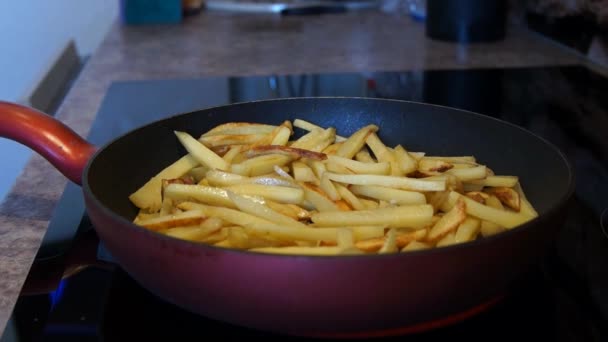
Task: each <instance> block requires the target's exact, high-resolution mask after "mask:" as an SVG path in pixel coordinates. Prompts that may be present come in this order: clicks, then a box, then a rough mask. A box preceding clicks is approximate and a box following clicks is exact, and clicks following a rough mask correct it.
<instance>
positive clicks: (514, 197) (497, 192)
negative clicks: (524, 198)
mask: <svg viewBox="0 0 608 342" xmlns="http://www.w3.org/2000/svg"><path fill="white" fill-rule="evenodd" d="M486 192H487V193H489V194H492V195H494V196H496V197H497V198H498V199H499V200H500V201H501V202H502V203H503V204H504V205H506V206H507V207H509V208H511V209H513V210H515V211H519V209H520V206H521V200H520V198H519V193H518V192H517V191H515V190H513V189H512V188H507V187H504V186H501V187H496V188H488V189H487V190H486Z"/></svg>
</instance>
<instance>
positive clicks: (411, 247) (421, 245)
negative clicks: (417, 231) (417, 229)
mask: <svg viewBox="0 0 608 342" xmlns="http://www.w3.org/2000/svg"><path fill="white" fill-rule="evenodd" d="M429 248H432V246H431V245H429V244H428V243H426V242H421V241H412V242H410V243H408V244H407V245H406V246H405V247H403V248H402V249H401V251H402V252H411V251H419V250H423V249H429Z"/></svg>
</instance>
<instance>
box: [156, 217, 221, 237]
mask: <svg viewBox="0 0 608 342" xmlns="http://www.w3.org/2000/svg"><path fill="white" fill-rule="evenodd" d="M220 228H222V220H220V219H219V218H217V217H209V218H207V219H205V220H204V221H203V222H202V223H201V224H199V225H197V226H190V227H175V228H169V229H167V231H166V232H165V234H167V235H169V236H172V237H174V238H178V239H184V240H190V241H200V240H202V239H204V238H206V237H207V236H209V235H211V234H213V233H215V232H217V231H218V230H220Z"/></svg>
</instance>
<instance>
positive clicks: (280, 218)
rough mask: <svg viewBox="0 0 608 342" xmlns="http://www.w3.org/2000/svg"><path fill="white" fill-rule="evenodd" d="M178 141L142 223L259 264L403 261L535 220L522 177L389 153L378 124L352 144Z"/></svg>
mask: <svg viewBox="0 0 608 342" xmlns="http://www.w3.org/2000/svg"><path fill="white" fill-rule="evenodd" d="M296 128H298V129H301V130H303V131H304V132H305V134H303V135H301V137H299V138H297V139H296V138H294V137H295V134H294V130H295V129H296ZM175 135H176V139H178V140H179V142H180V143H181V145H182V146H183V147H184V148H185V150H186V151H187V154H185V155H184V156H183V157H182V158H180V159H179V160H177V161H175V162H174V163H173V164H171V165H169V166H167V167H166V168H165V169H163V170H162V171H160V172H159V173H158V174H157V175H156V176H154V177H153V178H151V179H150V180H149V181H148V182H147V183H146V184H144V185H143V186H142V187H141V188H139V189H138V190H137V191H136V192H134V193H132V194H131V195H130V196H129V199H130V200H131V202H132V203H133V204H135V205H136V206H137V207H138V208H139V214H138V215H137V217H136V218H135V219H134V221H133V222H134V223H135V224H137V225H139V226H142V227H145V228H147V229H151V230H154V231H157V232H160V233H162V234H166V235H169V236H172V237H175V238H179V239H185V240H191V241H195V242H200V243H205V244H212V245H215V246H220V247H225V248H235V249H243V250H249V251H252V252H260V253H279V254H296V255H352V254H370V253H372V254H375V253H397V252H407V251H413V250H419V249H426V248H439V247H442V246H448V245H452V244H458V243H463V242H467V241H471V240H475V239H478V238H483V237H486V236H489V235H493V234H498V233H501V232H503V231H505V230H508V229H512V228H515V227H517V226H519V225H521V224H523V223H525V222H527V221H529V220H531V219H532V218H534V217H536V216H538V214H537V212H536V211H535V209H534V208H533V206H532V205H531V204H530V202H529V201H528V200H527V199H526V196H525V194H524V192H523V189H522V187H521V185H520V183H519V179H518V177H517V176H515V175H495V174H494V172H493V171H492V170H491V169H490V168H489V167H488V166H486V165H484V164H481V163H479V162H478V161H477V160H476V159H475V157H474V156H428V155H426V154H425V153H424V152H418V151H416V152H414V151H408V150H407V149H406V148H405V147H404V146H401V145H397V146H394V147H391V146H387V145H386V144H385V143H384V142H383V141H382V140H381V138H380V137H379V128H378V126H376V125H373V124H370V125H367V126H365V127H361V128H360V129H359V130H358V131H356V132H354V133H353V134H352V135H350V136H348V137H342V136H339V135H337V132H336V129H335V128H334V127H327V128H323V127H319V126H317V125H315V124H314V123H311V122H308V121H305V120H301V119H295V120H293V122H291V121H285V122H283V123H281V124H278V125H268V124H260V123H247V122H231V123H226V124H222V125H218V126H216V127H214V128H213V129H211V130H209V131H207V132H205V133H203V134H202V135H201V136H200V137H198V138H196V137H193V136H191V135H190V134H188V133H186V132H179V131H176V132H175Z"/></svg>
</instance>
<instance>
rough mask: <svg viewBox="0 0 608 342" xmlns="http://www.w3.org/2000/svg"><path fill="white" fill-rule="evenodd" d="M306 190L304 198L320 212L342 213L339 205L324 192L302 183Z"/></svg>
mask: <svg viewBox="0 0 608 342" xmlns="http://www.w3.org/2000/svg"><path fill="white" fill-rule="evenodd" d="M300 184H301V185H302V189H303V190H304V198H305V199H306V200H307V201H309V202H310V203H311V204H312V206H313V207H314V208H315V209H316V210H318V211H340V208H339V207H338V205H337V204H336V203H335V202H334V201H332V200H331V199H330V198H329V196H327V194H325V193H324V192H323V190H321V189H319V188H318V187H317V186H315V185H313V184H309V183H300Z"/></svg>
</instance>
